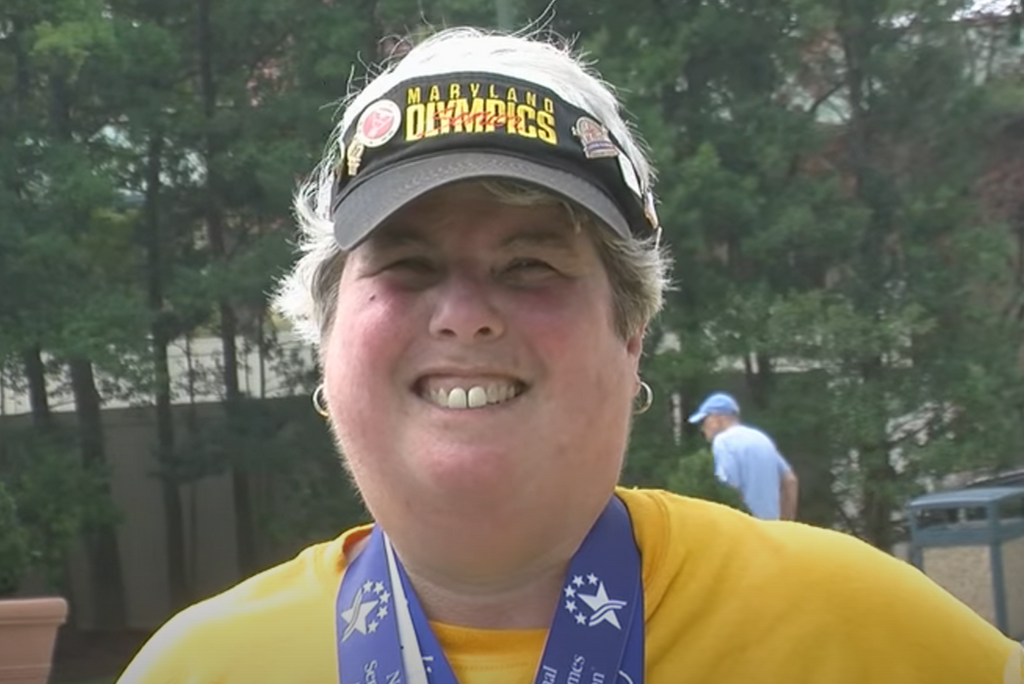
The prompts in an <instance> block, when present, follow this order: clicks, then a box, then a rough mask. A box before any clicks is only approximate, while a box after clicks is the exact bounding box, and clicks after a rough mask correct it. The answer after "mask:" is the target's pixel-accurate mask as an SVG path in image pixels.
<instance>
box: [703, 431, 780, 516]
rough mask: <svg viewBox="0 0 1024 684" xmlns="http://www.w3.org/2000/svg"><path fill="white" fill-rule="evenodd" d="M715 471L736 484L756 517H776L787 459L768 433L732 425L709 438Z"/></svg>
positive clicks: (731, 483)
mask: <svg viewBox="0 0 1024 684" xmlns="http://www.w3.org/2000/svg"><path fill="white" fill-rule="evenodd" d="M711 451H712V453H713V454H714V456H715V475H716V476H717V477H718V479H719V480H721V481H722V482H725V483H726V484H728V485H732V486H733V487H736V488H737V489H738V490H739V491H740V494H741V495H742V496H743V503H744V504H745V505H746V507H747V509H748V510H749V511H750V512H751V514H753V515H754V517H756V518H762V519H766V520H777V519H778V518H779V515H780V512H779V505H780V502H779V499H780V487H781V484H782V476H783V475H784V474H785V473H786V472H787V471H788V470H789V469H790V466H789V463H788V462H787V461H786V459H785V458H783V456H782V454H780V453H779V450H778V449H776V448H775V442H773V441H772V439H771V437H769V436H768V435H766V434H765V433H763V432H761V431H760V430H758V429H756V428H752V427H749V426H747V425H733V426H731V427H728V428H726V429H725V430H723V431H722V432H720V433H718V434H717V435H715V437H714V439H712V440H711Z"/></svg>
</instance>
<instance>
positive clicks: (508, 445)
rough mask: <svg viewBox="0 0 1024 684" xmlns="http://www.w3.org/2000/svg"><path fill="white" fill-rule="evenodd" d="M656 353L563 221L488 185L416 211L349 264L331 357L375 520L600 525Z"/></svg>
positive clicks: (330, 391) (327, 355)
mask: <svg viewBox="0 0 1024 684" xmlns="http://www.w3.org/2000/svg"><path fill="white" fill-rule="evenodd" d="M641 338H642V331H637V333H636V334H635V335H634V336H632V337H631V338H629V339H625V340H624V339H622V338H621V337H620V336H619V335H617V334H616V333H615V332H614V325H613V319H612V299H611V289H610V285H609V281H608V276H607V273H606V271H605V269H604V267H603V265H602V262H601V259H600V257H599V255H598V252H597V250H596V248H595V245H594V243H593V241H592V239H591V238H590V236H589V235H588V234H587V232H586V231H582V230H575V229H574V227H573V225H572V224H571V223H570V221H569V217H568V215H567V213H566V211H565V210H564V208H562V207H560V206H558V205H551V206H543V207H536V206H534V207H521V206H514V205H509V204H502V203H499V202H498V201H497V200H496V199H494V198H493V197H492V196H491V195H490V194H488V193H487V192H486V190H484V189H483V188H482V187H480V186H479V185H474V184H461V185H455V186H449V187H446V188H442V189H440V190H437V191H435V192H433V193H431V194H430V195H428V196H426V197H424V198H422V199H420V200H418V201H416V202H414V203H412V204H410V205H408V206H407V207H405V208H404V209H403V210H401V211H400V212H399V213H398V214H397V215H396V216H394V217H393V218H392V219H391V220H389V221H388V222H387V223H386V224H384V225H382V226H380V227H379V228H378V229H377V230H375V231H374V232H373V234H372V235H371V237H370V238H369V239H368V240H367V241H366V242H364V243H363V244H361V245H360V246H358V247H357V248H356V249H355V250H353V251H352V253H351V254H350V255H349V256H348V259H347V261H346V265H345V269H344V272H343V275H342V277H341V282H340V284H339V288H338V305H337V310H336V312H335V316H334V323H333V326H332V329H331V330H330V332H329V333H328V336H327V339H326V341H325V345H324V348H323V364H324V375H325V385H326V396H327V402H328V406H329V410H330V415H331V420H332V424H333V426H334V430H335V433H336V436H337V439H338V442H339V445H340V447H341V449H342V451H343V453H344V455H345V458H346V461H347V463H348V466H349V468H350V469H351V472H352V474H353V476H354V478H355V480H356V483H357V485H358V486H359V489H360V491H361V492H362V494H363V496H364V498H365V500H366V503H367V505H368V507H369V508H370V510H371V512H372V513H373V514H374V517H375V518H376V519H377V520H379V521H381V522H382V523H384V525H385V527H386V528H389V525H390V526H391V528H393V527H394V525H396V524H401V523H400V521H402V520H409V516H412V517H418V518H421V519H430V518H431V517H432V516H438V521H440V520H441V516H445V515H448V516H453V515H463V516H464V515H466V513H467V512H470V511H472V512H475V513H474V514H475V515H479V516H481V517H482V518H486V517H487V516H493V520H492V522H494V523H498V522H499V521H505V522H512V521H513V520H515V521H516V522H517V523H518V524H523V523H525V522H527V521H526V520H524V517H528V516H531V515H535V516H537V517H538V519H540V520H543V519H547V520H549V521H550V519H551V518H550V516H552V515H557V514H561V513H566V514H568V515H572V514H573V513H574V512H575V511H580V512H581V514H582V515H589V516H593V515H596V511H597V510H599V509H600V507H601V506H602V505H603V504H604V502H605V501H606V500H607V498H608V496H609V495H610V494H611V491H612V489H613V487H614V484H615V482H616V481H617V478H618V475H619V472H620V469H621V465H622V457H623V453H624V451H625V447H626V439H627V432H628V428H629V421H630V412H631V409H630V407H631V402H632V398H633V396H634V394H635V393H636V389H637V387H638V379H637V363H638V358H639V355H640V351H641ZM506 518H507V520H506ZM527 527H528V525H527ZM391 528H389V529H391Z"/></svg>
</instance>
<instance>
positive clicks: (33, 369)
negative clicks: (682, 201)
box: [21, 344, 53, 430]
mask: <svg viewBox="0 0 1024 684" xmlns="http://www.w3.org/2000/svg"><path fill="white" fill-rule="evenodd" d="M21 361H22V364H23V365H24V367H25V379H26V380H27V381H28V401H29V406H30V407H31V410H32V425H34V426H35V427H36V428H39V429H40V430H45V429H48V428H49V427H51V425H52V423H53V419H52V416H51V415H50V399H49V396H48V395H47V393H46V366H45V365H44V364H43V352H42V349H41V348H40V347H39V345H38V344H37V345H34V346H33V347H31V348H30V349H26V350H25V351H23V352H22V354H21Z"/></svg>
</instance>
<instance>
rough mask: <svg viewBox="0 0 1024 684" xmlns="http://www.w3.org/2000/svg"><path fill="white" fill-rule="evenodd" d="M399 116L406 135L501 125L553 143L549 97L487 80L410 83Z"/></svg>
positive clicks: (479, 129)
mask: <svg viewBox="0 0 1024 684" xmlns="http://www.w3.org/2000/svg"><path fill="white" fill-rule="evenodd" d="M424 91H426V101H424V98H423V95H424ZM445 96H446V97H447V99H443V97H445ZM404 119H405V139H406V140H407V141H409V140H419V139H420V138H430V137H433V136H436V135H445V134H448V133H493V132H494V131H495V130H499V129H502V128H503V129H505V131H506V132H508V133H510V134H513V135H518V136H522V137H524V138H537V139H539V140H542V141H544V142H546V143H550V144H552V145H555V144H557V143H558V136H557V134H556V133H555V104H554V102H553V101H552V100H551V98H550V97H538V96H537V93H534V92H532V91H529V90H526V89H525V88H519V89H517V88H511V87H510V88H506V87H503V86H495V85H494V84H493V83H492V84H489V85H485V84H481V83H466V84H460V83H451V84H447V85H445V86H436V85H435V86H429V87H425V86H412V87H410V88H408V89H406V97H405V117H404Z"/></svg>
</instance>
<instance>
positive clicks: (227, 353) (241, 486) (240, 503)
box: [198, 0, 257, 576]
mask: <svg viewBox="0 0 1024 684" xmlns="http://www.w3.org/2000/svg"><path fill="white" fill-rule="evenodd" d="M198 37H199V82H200V89H201V97H202V104H203V115H204V117H205V119H206V135H205V148H206V149H205V157H206V159H205V161H206V198H205V199H206V201H205V219H206V230H207V237H208V239H209V243H210V251H211V253H212V255H213V257H214V259H215V261H217V262H220V263H225V262H227V261H228V254H227V249H226V246H225V238H224V217H223V213H222V211H221V207H220V192H219V190H220V187H221V177H220V173H219V170H218V168H217V156H218V153H219V152H220V142H219V140H218V136H217V135H216V134H215V132H214V124H215V118H216V105H217V85H216V82H215V79H214V73H213V70H214V65H213V36H212V28H211V24H210V0H198ZM218 312H219V314H220V339H221V347H222V350H223V372H224V374H223V381H224V400H225V406H224V408H225V414H226V416H225V417H226V420H227V422H228V428H229V430H228V434H237V431H238V430H239V429H240V426H239V425H238V422H239V419H238V409H239V404H240V402H241V399H242V395H241V390H240V387H239V384H238V349H237V343H236V340H237V338H238V323H237V319H236V316H235V310H234V307H233V305H232V303H231V302H230V301H229V300H228V298H227V297H224V298H223V299H221V301H220V302H219V304H218ZM242 456H243V457H244V455H242ZM231 477H232V484H233V489H234V507H235V537H236V543H237V544H238V569H239V571H240V572H241V573H242V575H244V576H247V575H250V574H252V573H253V572H254V571H255V570H256V568H257V561H256V539H255V535H254V531H253V521H252V504H251V498H252V495H251V493H250V490H249V479H248V473H247V472H246V469H245V468H244V467H240V465H239V463H238V462H237V460H236V462H235V463H234V465H233V467H232V473H231Z"/></svg>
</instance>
